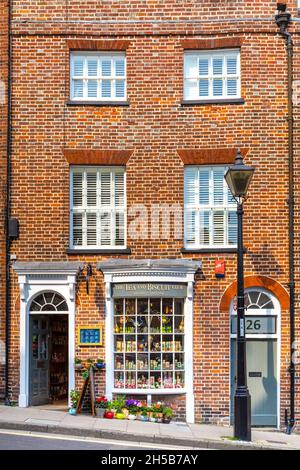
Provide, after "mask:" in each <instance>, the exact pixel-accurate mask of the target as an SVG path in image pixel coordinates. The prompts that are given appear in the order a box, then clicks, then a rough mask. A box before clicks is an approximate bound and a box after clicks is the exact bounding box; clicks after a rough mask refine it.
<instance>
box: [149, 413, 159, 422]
mask: <svg viewBox="0 0 300 470" xmlns="http://www.w3.org/2000/svg"><path fill="white" fill-rule="evenodd" d="M149 421H150V422H151V423H156V422H157V416H156V412H155V411H153V412H152V414H151V418H150V419H149Z"/></svg>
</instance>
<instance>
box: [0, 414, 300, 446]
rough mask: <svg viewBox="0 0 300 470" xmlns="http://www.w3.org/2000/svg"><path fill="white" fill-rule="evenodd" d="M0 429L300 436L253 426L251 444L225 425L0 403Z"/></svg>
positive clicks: (208, 439) (163, 436) (196, 439)
mask: <svg viewBox="0 0 300 470" xmlns="http://www.w3.org/2000/svg"><path fill="white" fill-rule="evenodd" d="M0 429H20V430H27V431H40V432H49V433H52V434H53V433H57V434H65V435H67V434H68V435H74V436H86V437H102V438H110V439H116V440H123V441H124V440H125V441H126V440H128V441H137V442H155V443H157V444H159V443H161V444H166V443H167V444H170V445H178V446H187V447H194V448H195V447H196V448H203V447H204V448H211V449H273V450H275V449H282V450H285V449H286V450H288V449H299V450H300V435H297V434H292V435H290V436H289V435H287V434H285V433H284V432H281V431H278V430H266V429H253V430H252V438H253V441H252V442H251V443H245V442H239V441H234V440H232V436H233V429H232V427H229V426H214V425H207V424H187V423H176V422H172V423H170V424H159V423H144V422H141V421H129V420H117V419H114V420H108V419H100V418H93V417H92V416H89V415H77V416H72V415H70V414H69V413H67V412H65V411H57V410H53V411H51V409H49V407H48V408H47V409H46V410H45V409H43V408H42V407H30V408H18V407H7V406H1V405H0Z"/></svg>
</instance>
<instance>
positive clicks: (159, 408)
mask: <svg viewBox="0 0 300 470" xmlns="http://www.w3.org/2000/svg"><path fill="white" fill-rule="evenodd" d="M152 408H153V411H154V412H155V416H156V420H157V422H158V423H162V421H163V404H162V403H161V402H160V401H158V402H157V403H154V405H153V407H152Z"/></svg>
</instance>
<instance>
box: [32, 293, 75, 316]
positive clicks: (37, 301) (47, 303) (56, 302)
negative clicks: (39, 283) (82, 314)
mask: <svg viewBox="0 0 300 470" xmlns="http://www.w3.org/2000/svg"><path fill="white" fill-rule="evenodd" d="M67 311H68V305H67V302H66V301H65V299H64V298H63V297H62V296H61V295H60V294H57V293H56V292H43V293H42V294H38V295H37V296H36V297H35V298H34V299H33V300H32V302H31V305H30V312H34V313H36V312H41V313H42V312H67Z"/></svg>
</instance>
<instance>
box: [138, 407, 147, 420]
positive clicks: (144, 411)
mask: <svg viewBox="0 0 300 470" xmlns="http://www.w3.org/2000/svg"><path fill="white" fill-rule="evenodd" d="M148 413H149V411H148V407H147V406H144V407H142V409H141V416H140V420H141V421H149V416H148Z"/></svg>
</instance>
